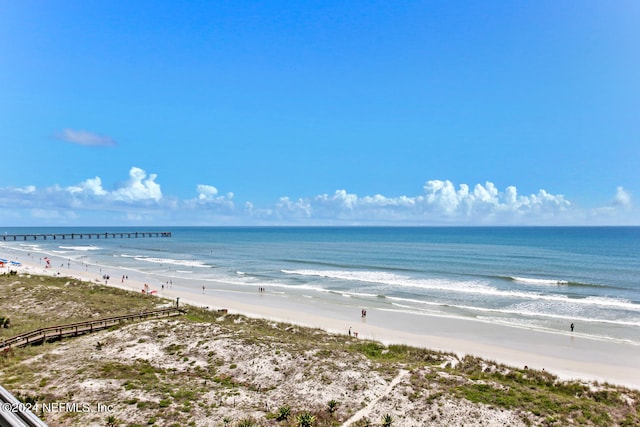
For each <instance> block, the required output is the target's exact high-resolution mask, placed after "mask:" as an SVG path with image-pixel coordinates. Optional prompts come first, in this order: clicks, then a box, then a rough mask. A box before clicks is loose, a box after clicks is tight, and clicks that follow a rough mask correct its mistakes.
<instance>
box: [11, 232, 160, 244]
mask: <svg viewBox="0 0 640 427" xmlns="http://www.w3.org/2000/svg"><path fill="white" fill-rule="evenodd" d="M139 237H171V232H170V231H125V232H116V233H114V232H111V233H109V232H107V233H48V234H2V235H0V238H1V239H2V240H3V241H5V242H6V241H16V240H38V239H43V240H47V239H52V240H57V239H60V240H66V239H84V238H87V239H109V238H111V239H116V238H122V239H124V238H128V239H132V238H133V239H136V238H139Z"/></svg>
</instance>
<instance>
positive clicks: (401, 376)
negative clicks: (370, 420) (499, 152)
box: [342, 369, 409, 427]
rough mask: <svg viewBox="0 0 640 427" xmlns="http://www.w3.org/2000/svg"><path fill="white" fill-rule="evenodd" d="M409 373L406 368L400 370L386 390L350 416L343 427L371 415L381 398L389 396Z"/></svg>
mask: <svg viewBox="0 0 640 427" xmlns="http://www.w3.org/2000/svg"><path fill="white" fill-rule="evenodd" d="M408 374H409V371H405V370H404V369H402V370H400V372H399V373H398V375H396V377H395V378H394V379H393V380H392V381H391V382H390V383H389V386H388V387H387V388H386V389H385V390H384V392H383V393H382V394H381V395H380V396H378V397H376V398H375V399H373V400H372V401H371V402H369V404H368V405H367V406H365V407H364V408H362V409H360V410H359V411H358V412H356V413H355V414H354V415H353V416H352V417H351V418H349V419H348V420H347V421H345V422H344V423H343V424H342V427H347V426H349V425H351V424H353V423H355V422H356V421H358V420H361V419H362V418H364V417H367V416H369V414H370V413H371V411H373V409H374V408H375V407H376V405H377V404H378V401H380V399H382V398H383V397H385V396H388V395H389V394H390V393H391V391H392V390H393V389H394V388H395V387H396V386H397V385H398V383H399V382H400V381H402V380H403V379H404V377H406V376H407V375H408Z"/></svg>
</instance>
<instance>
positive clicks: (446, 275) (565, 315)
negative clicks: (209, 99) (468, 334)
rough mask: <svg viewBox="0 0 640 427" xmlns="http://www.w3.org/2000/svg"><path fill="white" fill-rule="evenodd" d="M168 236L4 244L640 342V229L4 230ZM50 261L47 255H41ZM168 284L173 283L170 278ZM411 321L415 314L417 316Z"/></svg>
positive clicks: (218, 285)
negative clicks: (160, 233)
mask: <svg viewBox="0 0 640 427" xmlns="http://www.w3.org/2000/svg"><path fill="white" fill-rule="evenodd" d="M120 231H124V232H127V231H170V232H171V233H172V237H170V238H163V237H153V238H148V237H145V238H115V239H113V238H108V239H105V238H100V239H96V238H93V239H87V238H86V237H85V238H84V239H77V238H76V239H74V240H70V239H66V240H60V239H57V240H52V239H51V238H49V239H47V240H42V239H39V240H27V241H20V240H18V241H6V242H3V241H2V240H0V258H3V257H4V256H3V247H5V248H12V249H16V250H19V251H21V253H23V254H24V256H25V257H30V258H31V259H33V260H36V261H37V260H39V259H42V258H44V257H48V258H51V259H52V260H54V262H55V263H56V264H57V263H59V265H54V267H57V268H61V269H63V268H64V267H65V266H67V265H70V264H73V265H74V267H75V268H78V264H79V263H81V264H82V266H84V267H85V268H87V269H89V268H91V269H100V271H101V272H102V271H104V272H107V273H109V272H110V274H111V275H112V276H113V278H114V280H117V279H118V278H119V277H120V276H121V275H127V276H131V277H135V278H137V279H139V280H140V281H143V282H145V283H149V284H151V286H152V287H153V288H155V289H158V288H160V287H161V286H163V285H165V284H166V286H175V287H179V288H180V289H186V290H189V291H191V292H193V294H194V295H196V297H197V294H198V293H199V292H202V289H203V286H204V287H205V288H206V289H207V290H225V291H228V292H232V293H235V294H236V295H237V296H238V297H239V298H242V295H243V294H249V293H250V294H255V293H256V292H258V289H259V288H265V292H266V293H270V294H274V295H279V296H281V297H282V299H281V300H280V301H283V303H289V302H290V303H295V302H296V301H303V300H304V301H312V302H313V303H314V304H316V305H322V306H324V307H329V308H330V307H341V308H345V307H347V308H351V307H352V308H353V311H354V312H356V311H357V312H360V310H361V309H362V308H366V309H367V310H375V311H376V312H378V313H387V314H388V315H389V316H392V315H394V314H397V315H401V317H402V318H403V319H419V317H416V316H424V315H432V316H442V317H450V318H464V319H468V320H473V321H478V322H490V323H494V324H500V325H505V326H511V327H514V328H527V329H532V330H537V331H543V332H549V333H557V334H564V333H569V325H570V324H571V323H574V324H575V325H576V333H580V334H582V335H583V336H588V337H591V338H596V339H601V340H606V341H619V342H626V343H630V344H634V345H640V227H153V228H151V227H147V228H139V227H138V228H135V229H133V228H127V227H121V228H110V227H92V228H87V227H84V228H73V229H71V228H4V229H0V234H4V233H7V234H19V233H47V234H48V233H71V232H74V233H80V232H84V233H104V232H120ZM41 262H42V261H41ZM169 284H170V285H169ZM408 322H411V320H408Z"/></svg>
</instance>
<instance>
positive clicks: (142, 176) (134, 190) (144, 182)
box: [111, 166, 162, 202]
mask: <svg viewBox="0 0 640 427" xmlns="http://www.w3.org/2000/svg"><path fill="white" fill-rule="evenodd" d="M157 177H158V176H157V175H156V174H153V173H152V174H150V175H149V176H148V177H147V173H146V172H145V171H144V170H142V169H140V168H137V167H135V166H134V167H132V168H131V170H130V171H129V180H128V181H127V182H126V183H125V184H124V185H123V186H122V187H120V188H118V189H117V190H115V191H113V192H112V193H111V197H113V199H115V200H121V201H129V202H131V201H139V200H155V201H156V202H157V201H159V200H160V199H161V198H162V191H161V189H160V184H158V183H156V182H155V180H156V178H157Z"/></svg>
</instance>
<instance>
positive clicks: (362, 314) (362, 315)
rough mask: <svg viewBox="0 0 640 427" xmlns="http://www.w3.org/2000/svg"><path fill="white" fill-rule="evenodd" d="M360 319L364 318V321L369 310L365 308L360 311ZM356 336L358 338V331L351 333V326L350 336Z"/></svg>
mask: <svg viewBox="0 0 640 427" xmlns="http://www.w3.org/2000/svg"><path fill="white" fill-rule="evenodd" d="M360 317H362V318H363V319H364V318H366V317H367V309H366V308H363V309H362V310H360ZM352 335H353V336H354V337H356V338H358V333H357V332H356V331H353V332H352V331H351V326H349V336H352Z"/></svg>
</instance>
